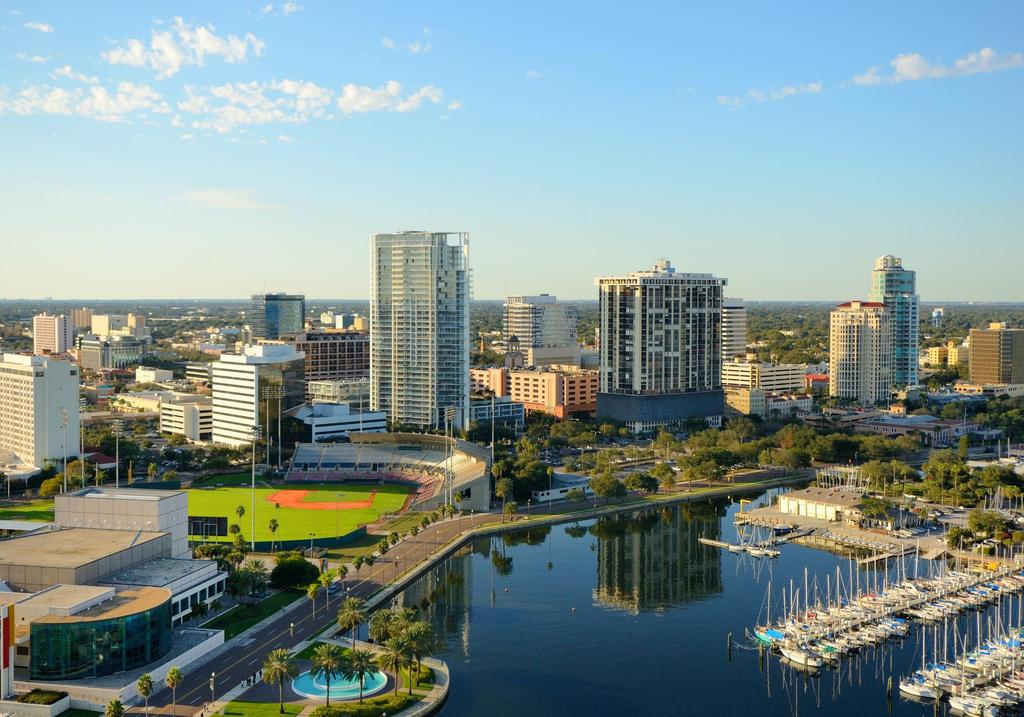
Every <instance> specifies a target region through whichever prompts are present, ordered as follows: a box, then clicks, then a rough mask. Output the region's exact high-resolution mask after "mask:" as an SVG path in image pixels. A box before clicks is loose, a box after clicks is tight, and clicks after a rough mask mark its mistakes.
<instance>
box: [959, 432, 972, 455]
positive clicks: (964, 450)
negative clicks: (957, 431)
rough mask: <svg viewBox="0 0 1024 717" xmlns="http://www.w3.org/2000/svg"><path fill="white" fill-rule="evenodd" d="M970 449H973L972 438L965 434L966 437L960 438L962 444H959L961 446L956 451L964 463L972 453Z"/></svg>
mask: <svg viewBox="0 0 1024 717" xmlns="http://www.w3.org/2000/svg"><path fill="white" fill-rule="evenodd" d="M970 448H971V439H970V437H968V436H967V434H964V435H962V436H960V443H959V445H958V446H957V449H956V457H957V458H959V459H960V460H962V461H966V460H967V456H968V454H969V453H970Z"/></svg>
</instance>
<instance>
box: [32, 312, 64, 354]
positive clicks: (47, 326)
mask: <svg viewBox="0 0 1024 717" xmlns="http://www.w3.org/2000/svg"><path fill="white" fill-rule="evenodd" d="M72 346H74V327H73V326H72V325H71V321H69V320H68V317H67V316H64V315H63V314H61V315H60V316H51V315H50V314H45V313H44V314H37V315H36V316H34V317H32V353H34V354H35V355H36V356H42V355H43V354H62V353H67V352H68V351H70V350H71V347H72Z"/></svg>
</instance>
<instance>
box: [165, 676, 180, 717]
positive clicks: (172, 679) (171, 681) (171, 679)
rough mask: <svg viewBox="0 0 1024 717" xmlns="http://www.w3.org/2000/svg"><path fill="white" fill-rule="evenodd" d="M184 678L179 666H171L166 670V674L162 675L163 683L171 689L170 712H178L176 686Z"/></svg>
mask: <svg viewBox="0 0 1024 717" xmlns="http://www.w3.org/2000/svg"><path fill="white" fill-rule="evenodd" d="M184 679H185V675H184V674H182V672H181V668H180V667H172V668H171V669H169V670H167V676H166V677H164V684H165V685H166V686H167V689H169V690H170V691H171V714H176V713H177V712H178V687H179V686H180V685H181V683H182V682H183V681H184Z"/></svg>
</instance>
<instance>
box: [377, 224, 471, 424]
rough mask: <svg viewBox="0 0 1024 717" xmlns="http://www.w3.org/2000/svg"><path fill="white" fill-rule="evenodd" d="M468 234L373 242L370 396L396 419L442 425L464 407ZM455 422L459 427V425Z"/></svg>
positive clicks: (410, 235)
mask: <svg viewBox="0 0 1024 717" xmlns="http://www.w3.org/2000/svg"><path fill="white" fill-rule="evenodd" d="M469 300H470V277H469V235H468V234H465V233H434V232H420V231H409V232H400V233H398V234H377V235H375V236H374V237H373V239H372V242H371V287H370V325H371V326H372V330H371V332H370V402H371V406H372V408H373V410H375V411H384V412H385V413H387V415H388V418H389V419H390V420H391V421H392V422H393V423H395V424H398V425H403V424H407V425H410V426H417V427H420V428H442V427H444V425H445V416H446V409H450V412H449V413H448V415H449V416H451V415H452V414H455V415H456V416H461V417H462V421H463V423H464V422H465V420H466V417H467V416H468V408H469ZM459 427H460V428H461V427H463V426H459Z"/></svg>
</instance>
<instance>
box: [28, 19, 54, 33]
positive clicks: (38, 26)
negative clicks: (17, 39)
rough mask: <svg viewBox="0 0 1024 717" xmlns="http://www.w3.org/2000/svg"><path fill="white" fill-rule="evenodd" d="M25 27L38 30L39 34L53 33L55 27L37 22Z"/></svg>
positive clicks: (29, 23)
mask: <svg viewBox="0 0 1024 717" xmlns="http://www.w3.org/2000/svg"><path fill="white" fill-rule="evenodd" d="M25 27H26V28H28V29H29V30H38V31H39V32H43V33H46V34H49V33H51V32H53V25H48V24H46V23H45V22H36V21H35V20H33V21H32V22H26V23H25Z"/></svg>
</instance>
